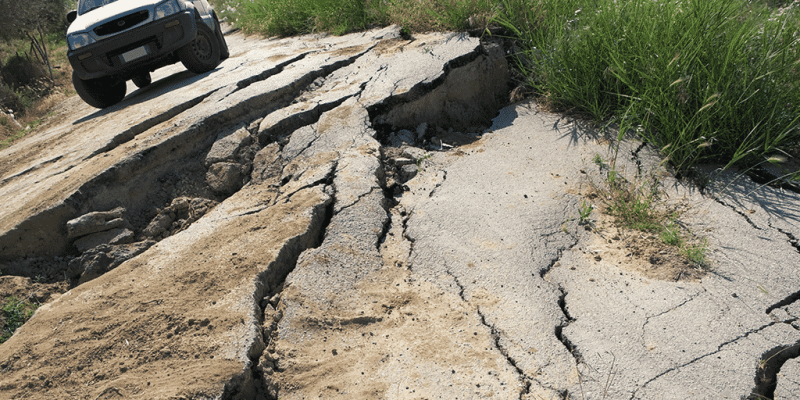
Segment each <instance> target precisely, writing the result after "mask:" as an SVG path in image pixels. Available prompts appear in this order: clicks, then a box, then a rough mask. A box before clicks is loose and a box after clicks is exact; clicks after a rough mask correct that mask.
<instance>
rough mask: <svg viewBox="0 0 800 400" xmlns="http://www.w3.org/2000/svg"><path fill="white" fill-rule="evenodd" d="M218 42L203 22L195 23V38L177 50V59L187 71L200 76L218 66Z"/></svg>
mask: <svg viewBox="0 0 800 400" xmlns="http://www.w3.org/2000/svg"><path fill="white" fill-rule="evenodd" d="M219 51H220V49H219V42H218V41H217V37H216V36H215V35H214V31H212V30H211V28H209V27H208V25H206V24H205V23H204V22H202V21H197V37H196V38H195V39H194V40H192V41H191V43H189V44H187V45H186V46H183V47H181V48H180V49H178V59H180V60H181V63H183V65H184V66H185V67H186V69H188V70H189V71H192V72H194V73H195V74H202V73H204V72H208V71H211V70H213V69H214V68H216V67H217V65H219Z"/></svg>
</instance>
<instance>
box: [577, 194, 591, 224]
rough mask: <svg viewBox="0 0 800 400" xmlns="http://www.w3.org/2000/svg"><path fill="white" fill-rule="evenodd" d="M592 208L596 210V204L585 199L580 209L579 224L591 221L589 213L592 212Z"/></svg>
mask: <svg viewBox="0 0 800 400" xmlns="http://www.w3.org/2000/svg"><path fill="white" fill-rule="evenodd" d="M592 210H594V206H593V205H592V204H590V203H587V202H586V200H583V203H582V204H581V207H580V208H579V209H578V217H579V220H578V224H580V225H585V224H587V223H588V222H589V215H591V214H592Z"/></svg>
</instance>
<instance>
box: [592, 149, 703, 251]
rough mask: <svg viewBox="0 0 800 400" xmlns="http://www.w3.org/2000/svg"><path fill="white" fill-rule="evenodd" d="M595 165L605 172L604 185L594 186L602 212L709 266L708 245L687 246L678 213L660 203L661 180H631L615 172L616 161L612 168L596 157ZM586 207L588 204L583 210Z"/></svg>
mask: <svg viewBox="0 0 800 400" xmlns="http://www.w3.org/2000/svg"><path fill="white" fill-rule="evenodd" d="M592 162H593V163H594V164H595V165H597V166H598V168H599V169H600V171H601V172H605V179H604V181H603V183H602V184H599V185H598V184H592V186H593V187H594V190H595V192H596V194H597V196H598V197H599V198H600V201H601V202H602V204H603V211H604V212H605V213H606V214H608V215H611V216H613V217H614V220H615V223H616V224H617V225H618V226H621V227H623V228H626V229H632V230H637V231H641V232H648V233H651V234H655V235H657V236H658V238H659V239H660V240H661V242H663V243H664V244H666V245H669V246H672V247H675V248H677V249H678V251H679V252H680V253H681V254H683V256H684V257H685V258H686V259H687V260H688V261H690V262H691V263H692V264H694V265H696V266H699V267H703V266H705V265H706V258H705V254H706V249H707V247H706V241H705V240H703V242H702V243H701V244H694V245H690V244H687V240H686V235H685V234H684V233H683V232H682V231H681V227H680V226H679V225H678V223H677V222H676V221H677V218H678V216H679V214H678V212H677V211H674V210H668V209H666V207H665V205H664V204H663V203H662V202H661V200H660V199H659V187H658V180H657V179H656V178H655V176H654V175H651V176H649V177H647V178H644V177H643V176H641V174H637V175H636V176H635V177H634V178H633V179H631V180H628V179H626V178H625V177H623V176H622V175H621V174H620V173H619V171H617V170H616V169H615V168H616V167H615V165H616V159H612V161H611V162H610V165H609V164H608V163H606V162H605V161H604V160H603V159H602V157H600V156H599V155H595V157H594V158H593V159H592ZM585 204H586V201H584V207H585ZM582 210H583V209H582ZM581 215H583V212H581Z"/></svg>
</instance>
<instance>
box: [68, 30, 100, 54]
mask: <svg viewBox="0 0 800 400" xmlns="http://www.w3.org/2000/svg"><path fill="white" fill-rule="evenodd" d="M67 42H68V43H69V48H70V49H72V50H77V49H80V48H81V47H83V46H88V45H90V44H92V43H94V38H92V37H91V36H90V35H89V34H88V33H86V32H84V33H73V34H70V35H68V36H67Z"/></svg>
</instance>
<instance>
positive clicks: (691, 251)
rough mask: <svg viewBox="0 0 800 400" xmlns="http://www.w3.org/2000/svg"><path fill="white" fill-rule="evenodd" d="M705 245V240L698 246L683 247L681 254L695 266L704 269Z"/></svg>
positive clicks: (705, 262) (706, 248)
mask: <svg viewBox="0 0 800 400" xmlns="http://www.w3.org/2000/svg"><path fill="white" fill-rule="evenodd" d="M706 244H707V241H706V239H703V241H702V243H700V244H697V245H694V246H684V247H683V249H682V251H683V254H684V255H685V256H686V258H687V259H688V260H689V261H691V262H692V263H694V264H695V265H697V266H700V267H705V266H706V265H707V261H706V250H708V247H707V246H706Z"/></svg>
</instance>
